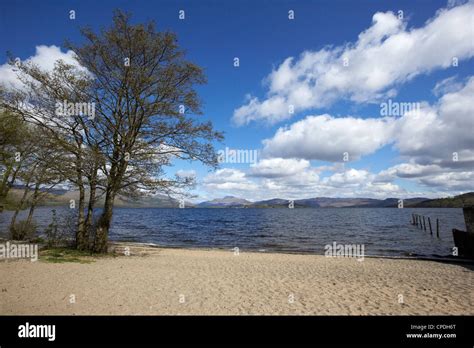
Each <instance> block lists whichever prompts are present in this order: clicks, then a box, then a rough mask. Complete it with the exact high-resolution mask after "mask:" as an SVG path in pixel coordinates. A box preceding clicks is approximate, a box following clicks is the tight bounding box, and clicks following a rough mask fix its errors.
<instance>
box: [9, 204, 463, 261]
mask: <svg viewBox="0 0 474 348" xmlns="http://www.w3.org/2000/svg"><path fill="white" fill-rule="evenodd" d="M51 209H52V208H49V207H41V208H39V209H38V210H37V212H36V214H35V220H36V221H37V223H38V226H39V231H40V232H41V231H42V230H44V228H45V227H46V226H47V225H48V223H49V222H50V221H51ZM56 210H57V212H58V216H64V215H65V214H66V213H67V212H68V209H67V208H56ZM412 213H418V214H422V215H425V216H427V217H428V216H430V217H431V220H432V225H433V230H434V236H431V235H430V233H429V229H428V226H427V229H428V230H427V231H424V230H420V229H418V228H416V227H414V226H412V225H411V224H410V220H411V214H412ZM10 217H11V212H3V213H0V231H1V232H2V233H3V234H4V235H5V233H6V232H5V231H6V226H7V225H8V222H9V220H10ZM436 218H438V219H439V220H440V237H441V238H439V239H438V238H436V232H435V228H436V227H435V221H436ZM426 223H427V225H428V222H426ZM452 228H458V229H465V225H464V220H463V214H462V209H450V208H424V209H412V208H404V209H397V208H379V209H373V208H353V209H350V208H349V209H343V208H325V209H165V208H142V209H130V208H116V209H115V210H114V218H113V223H112V228H111V232H110V239H111V240H116V241H132V242H144V243H155V244H158V245H161V246H172V247H188V248H189V247H191V248H199V247H205V248H229V249H230V248H234V247H239V248H240V250H261V251H263V250H265V251H278V252H299V253H317V254H322V253H324V246H325V245H326V244H332V243H333V242H336V243H341V244H364V247H365V254H366V255H385V256H403V255H422V256H433V255H438V256H446V255H449V254H450V253H451V248H452V247H453V238H452V233H451V229H452Z"/></svg>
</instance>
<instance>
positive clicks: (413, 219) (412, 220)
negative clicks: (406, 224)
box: [411, 213, 415, 225]
mask: <svg viewBox="0 0 474 348" xmlns="http://www.w3.org/2000/svg"><path fill="white" fill-rule="evenodd" d="M411 224H412V225H414V224H415V214H413V213H411Z"/></svg>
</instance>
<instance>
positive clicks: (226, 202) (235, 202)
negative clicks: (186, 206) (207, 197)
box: [196, 196, 252, 208]
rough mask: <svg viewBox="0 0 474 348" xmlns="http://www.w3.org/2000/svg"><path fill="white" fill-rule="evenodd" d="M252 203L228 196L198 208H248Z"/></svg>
mask: <svg viewBox="0 0 474 348" xmlns="http://www.w3.org/2000/svg"><path fill="white" fill-rule="evenodd" d="M251 204H252V202H250V201H247V200H246V199H242V198H237V197H234V196H226V197H224V198H216V199H213V200H212V201H206V202H201V203H199V204H198V205H197V206H196V207H198V208H232V207H240V208H241V207H246V206H249V205H251Z"/></svg>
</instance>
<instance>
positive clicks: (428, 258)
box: [109, 240, 474, 265]
mask: <svg viewBox="0 0 474 348" xmlns="http://www.w3.org/2000/svg"><path fill="white" fill-rule="evenodd" d="M122 244H128V245H132V246H142V247H149V248H157V249H182V250H204V251H233V249H232V248H223V247H222V248H219V247H215V248H212V247H199V246H197V247H191V246H172V245H171V246H167V245H159V244H156V243H146V242H127V241H119V240H111V241H110V242H109V246H114V245H122ZM239 250H240V251H241V252H245V253H255V254H283V255H311V256H324V257H326V256H325V255H324V254H318V253H313V252H302V251H288V250H281V251H279V250H273V249H272V250H262V251H261V250H257V249H239ZM336 258H351V257H336ZM364 258H372V259H391V260H416V261H438V262H446V263H453V264H457V263H459V264H468V265H469V264H473V265H474V259H466V258H457V257H454V256H449V255H447V256H441V255H438V256H425V255H419V256H403V255H400V256H389V255H364Z"/></svg>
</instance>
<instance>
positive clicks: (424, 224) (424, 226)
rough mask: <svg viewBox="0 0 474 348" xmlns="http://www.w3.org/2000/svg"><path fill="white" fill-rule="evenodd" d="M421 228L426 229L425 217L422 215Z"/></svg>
mask: <svg viewBox="0 0 474 348" xmlns="http://www.w3.org/2000/svg"><path fill="white" fill-rule="evenodd" d="M423 229H424V230H425V231H426V222H425V217H424V216H423Z"/></svg>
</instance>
